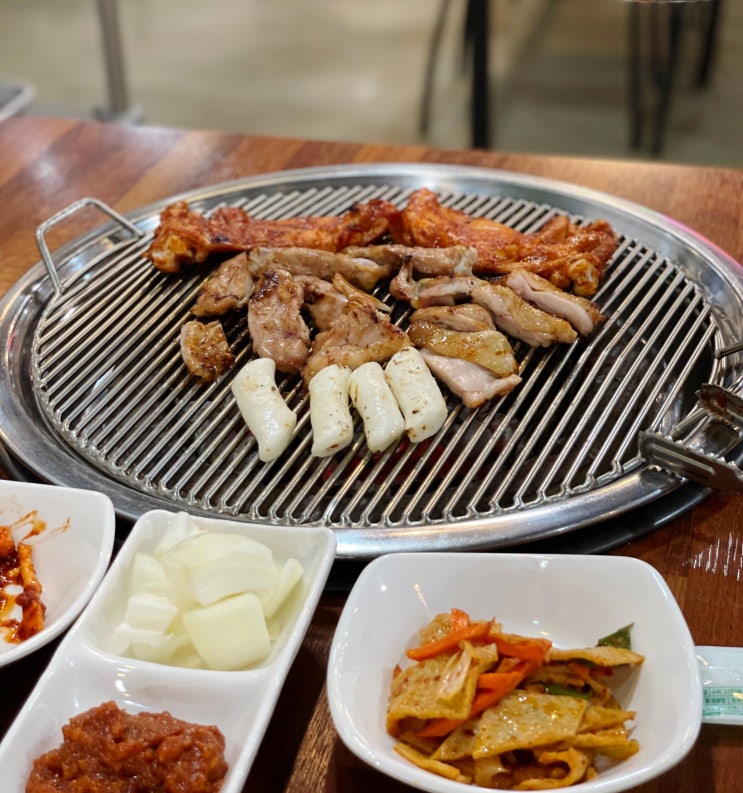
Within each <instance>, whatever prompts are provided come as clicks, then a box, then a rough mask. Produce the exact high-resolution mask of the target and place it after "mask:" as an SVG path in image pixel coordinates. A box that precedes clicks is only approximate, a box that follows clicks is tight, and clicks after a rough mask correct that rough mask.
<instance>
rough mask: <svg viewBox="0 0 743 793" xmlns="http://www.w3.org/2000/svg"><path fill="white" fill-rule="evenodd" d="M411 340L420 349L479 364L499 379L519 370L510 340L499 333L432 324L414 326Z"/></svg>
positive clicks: (412, 324) (411, 330)
mask: <svg viewBox="0 0 743 793" xmlns="http://www.w3.org/2000/svg"><path fill="white" fill-rule="evenodd" d="M408 336H410V340H411V341H412V342H413V344H414V345H415V346H416V347H418V349H421V350H429V351H430V352H433V353H436V354H437V355H445V356H447V357H449V358H461V359H462V360H463V361H470V362H472V363H476V364H477V365H478V366H482V367H483V368H485V369H488V370H489V371H491V372H492V373H493V374H495V375H497V376H498V377H507V376H508V375H511V374H516V373H517V372H518V370H519V366H518V363H517V362H516V358H515V357H514V355H513V350H512V349H511V345H510V343H509V342H508V339H507V338H506V337H505V336H504V335H503V334H502V333H500V332H499V331H497V330H480V331H474V332H462V331H457V330H448V329H445V328H441V327H438V326H437V325H434V324H433V323H431V322H411V324H410V327H409V328H408Z"/></svg>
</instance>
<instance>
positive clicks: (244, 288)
mask: <svg viewBox="0 0 743 793" xmlns="http://www.w3.org/2000/svg"><path fill="white" fill-rule="evenodd" d="M254 285H255V281H254V280H253V276H252V275H251V273H250V266H249V264H248V257H247V254H245V253H239V254H238V255H237V256H233V257H232V258H230V259H227V260H226V261H224V262H222V264H220V265H219V267H217V269H216V270H215V271H214V273H212V275H210V276H209V277H208V278H207V279H206V280H205V281H204V283H203V284H202V285H201V288H200V289H199V293H198V295H197V296H196V303H195V304H194V305H193V307H192V308H191V313H192V314H195V315H196V316H197V317H219V316H223V315H224V314H227V313H229V312H230V311H235V310H236V309H238V308H243V307H244V306H246V305H247V304H248V300H249V299H250V296H251V295H252V294H253V287H254Z"/></svg>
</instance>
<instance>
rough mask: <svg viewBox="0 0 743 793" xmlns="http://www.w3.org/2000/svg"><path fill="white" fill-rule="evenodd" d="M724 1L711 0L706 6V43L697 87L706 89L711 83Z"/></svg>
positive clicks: (698, 72)
mask: <svg viewBox="0 0 743 793" xmlns="http://www.w3.org/2000/svg"><path fill="white" fill-rule="evenodd" d="M721 4H722V0H710V2H708V3H705V4H704V9H703V11H704V15H705V18H706V19H705V25H704V31H703V35H704V41H703V43H702V57H701V59H700V62H699V69H698V71H697V86H698V87H699V88H704V87H705V86H706V85H707V83H708V82H709V75H710V71H711V69H712V64H713V59H714V54H715V44H716V43H717V30H718V22H719V19H720V5H721Z"/></svg>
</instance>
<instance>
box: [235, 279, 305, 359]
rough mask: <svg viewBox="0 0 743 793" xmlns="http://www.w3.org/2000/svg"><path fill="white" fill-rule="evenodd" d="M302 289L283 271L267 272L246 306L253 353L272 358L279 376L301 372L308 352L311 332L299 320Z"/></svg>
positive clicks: (259, 280)
mask: <svg viewBox="0 0 743 793" xmlns="http://www.w3.org/2000/svg"><path fill="white" fill-rule="evenodd" d="M303 302H304V289H303V288H302V285H301V284H299V283H298V282H297V281H296V280H295V279H294V278H293V277H292V276H291V275H290V274H289V273H287V272H285V271H284V270H267V271H266V272H264V273H263V274H262V275H261V276H260V278H259V279H258V281H257V282H256V285H255V290H254V292H253V295H252V297H251V298H250V302H249V304H248V329H249V331H250V335H251V336H252V339H253V352H255V354H256V355H257V356H258V357H259V358H272V359H273V360H274V361H275V362H276V368H277V369H278V370H279V371H281V372H287V373H289V374H294V373H297V372H300V371H301V370H302V368H303V367H304V365H305V364H306V363H307V357H308V356H309V352H310V330H309V328H308V327H307V323H306V322H305V321H304V318H303V317H302V303H303Z"/></svg>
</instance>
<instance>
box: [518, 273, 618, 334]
mask: <svg viewBox="0 0 743 793" xmlns="http://www.w3.org/2000/svg"><path fill="white" fill-rule="evenodd" d="M503 283H504V284H505V285H506V286H507V287H508V288H509V289H512V290H513V291H514V292H516V294H517V295H519V297H522V298H523V299H524V300H527V301H529V302H530V303H533V304H534V305H535V306H537V307H538V308H541V309H543V310H544V311H547V312H549V313H550V314H554V315H555V316H556V317H562V318H563V319H566V320H567V321H568V322H569V323H570V324H571V325H572V326H573V327H574V328H575V329H576V330H577V331H578V333H580V334H581V335H582V336H588V334H589V333H591V332H592V331H593V329H594V328H595V327H596V325H597V324H598V323H600V322H603V320H604V316H603V314H602V313H601V311H600V310H599V307H598V306H597V305H596V304H595V303H593V302H592V301H590V300H587V299H586V298H585V297H579V296H578V295H571V294H570V293H569V292H565V291H564V290H562V289H559V288H558V287H556V286H555V285H554V284H553V283H552V282H551V281H548V280H547V279H546V278H542V277H541V276H539V275H537V274H536V273H532V272H529V271H528V270H514V271H513V272H511V273H509V274H508V275H507V276H506V277H505V278H504V279H503Z"/></svg>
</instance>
